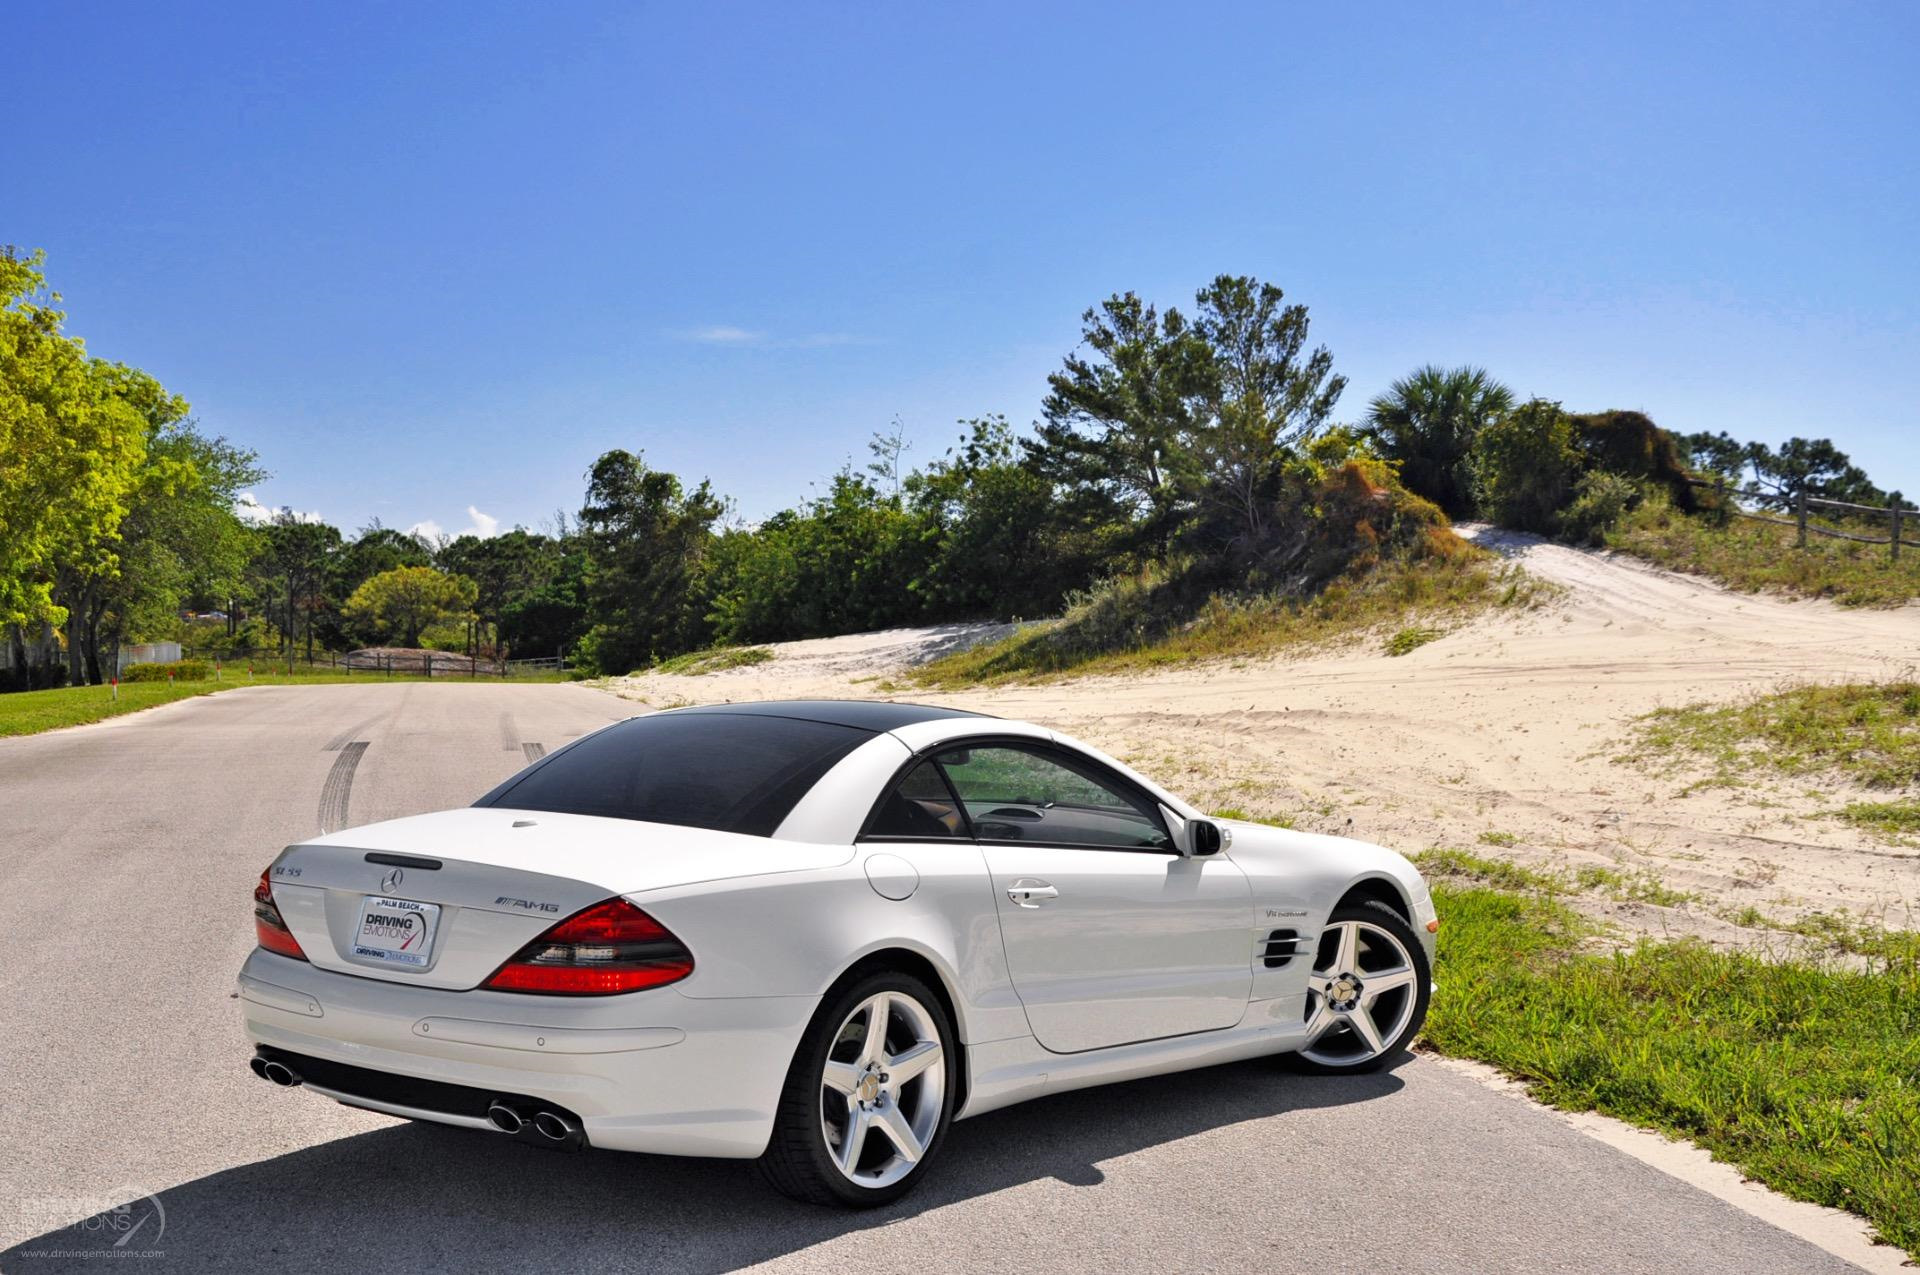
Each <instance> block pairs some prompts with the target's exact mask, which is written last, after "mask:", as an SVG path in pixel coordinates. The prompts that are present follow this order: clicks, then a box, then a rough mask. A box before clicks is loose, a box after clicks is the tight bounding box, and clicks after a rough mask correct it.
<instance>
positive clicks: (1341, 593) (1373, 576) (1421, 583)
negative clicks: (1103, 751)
mask: <svg viewBox="0 0 1920 1275" xmlns="http://www.w3.org/2000/svg"><path fill="white" fill-rule="evenodd" d="M1165 591H1166V584H1165V581H1164V580H1161V579H1156V578H1152V577H1134V578H1126V579H1120V580H1114V581H1109V582H1108V583H1107V584H1105V585H1103V586H1102V587H1100V588H1099V589H1096V590H1094V591H1092V592H1090V593H1087V594H1083V595H1081V596H1080V597H1078V598H1076V599H1075V600H1074V602H1073V604H1072V605H1071V606H1070V607H1069V608H1068V610H1067V613H1066V614H1065V615H1063V616H1061V617H1060V618H1059V619H1056V620H1050V621H1047V622H1045V623H1042V624H1034V625H1029V626H1027V627H1026V628H1023V629H1021V630H1020V631H1019V632H1017V633H1014V634H1010V635H1009V636H1007V637H1005V638H1002V639H1001V640H1000V641H998V642H987V643H982V644H981V645H978V646H974V647H970V648H968V649H967V650H964V651H956V652H954V653H953V654H951V655H946V656H942V657H941V658H939V659H937V660H932V661H929V662H928V663H926V664H923V665H921V666H920V667H918V668H916V669H914V670H912V671H911V673H909V674H908V676H909V677H910V678H911V679H912V681H913V682H914V684H916V685H918V686H923V687H937V688H952V687H963V686H976V685H982V684H992V683H996V682H1006V681H1015V680H1033V679H1036V678H1044V677H1049V676H1056V675H1060V674H1066V673H1076V674H1079V673H1123V672H1132V671H1139V670H1144V669H1153V668H1159V667H1162V666H1165V665H1169V664H1184V663H1190V662H1192V661H1196V660H1212V659H1223V658H1230V657H1231V658H1248V657H1257V656H1267V655H1274V654H1278V653H1280V652H1284V651H1289V650H1297V649H1302V648H1308V647H1313V646H1317V645H1322V644H1326V643H1329V642H1334V641H1339V640H1343V639H1349V638H1352V637H1355V636H1358V635H1360V634H1363V633H1365V632H1368V631H1369V630H1375V629H1381V628H1386V627H1388V626H1393V627H1395V628H1397V629H1400V630H1402V631H1410V629H1411V626H1410V625H1409V621H1412V620H1415V619H1418V620H1419V621H1420V622H1421V625H1422V628H1421V630H1420V631H1431V632H1432V633H1433V634H1434V635H1435V636H1439V635H1440V633H1442V632H1443V631H1444V629H1443V628H1441V627H1438V626H1437V625H1436V621H1439V622H1444V623H1447V624H1453V623H1458V622H1460V621H1462V620H1464V619H1466V618H1467V617H1469V616H1472V615H1476V614H1479V613H1480V612H1483V611H1486V610H1490V609H1493V608H1496V607H1531V606H1537V605H1539V604H1540V603H1541V602H1543V601H1544V600H1545V599H1546V598H1547V597H1549V596H1551V594H1552V592H1553V588H1552V586H1550V585H1546V584H1544V583H1542V582H1540V581H1538V580H1536V579H1534V578H1533V577H1531V576H1528V575H1527V574H1526V573H1525V572H1523V571H1521V570H1519V569H1518V568H1515V567H1509V566H1505V565H1502V564H1501V563H1500V562H1499V560H1498V559H1497V558H1495V557H1493V556H1492V555H1490V554H1487V553H1485V552H1483V551H1480V550H1473V549H1465V548H1463V549H1462V550H1461V551H1458V552H1456V553H1455V555H1454V556H1451V557H1445V558H1440V557H1434V558H1420V559H1414V560H1398V559H1396V560H1388V561H1383V562H1381V563H1380V564H1379V565H1377V566H1375V567H1373V568H1372V569H1371V570H1368V571H1365V572H1363V573H1361V574H1359V575H1357V576H1344V577H1341V578H1340V579H1337V580H1335V581H1333V582H1332V583H1330V584H1328V585H1327V586H1326V587H1325V588H1323V589H1321V590H1320V591H1319V592H1317V593H1314V594H1312V595H1311V596H1308V597H1298V596H1291V595H1285V594H1261V595H1256V596H1246V597H1233V596H1228V595H1224V594H1217V595H1215V596H1213V597H1211V598H1209V599H1207V600H1206V602H1205V603H1204V604H1203V605H1202V606H1200V608H1199V610H1198V612H1197V614H1193V615H1192V618H1190V619H1186V620H1184V621H1176V620H1174V619H1173V618H1172V616H1173V614H1174V613H1175V612H1174V611H1173V609H1172V608H1171V607H1170V606H1169V604H1168V602H1167V599H1166V596H1165ZM1395 636H1396V638H1397V637H1398V636H1399V634H1398V633H1396V635H1395ZM1423 640H1431V639H1423ZM1415 645H1418V643H1416V644H1415ZM1407 649H1409V650H1411V649H1412V647H1409V648H1407Z"/></svg>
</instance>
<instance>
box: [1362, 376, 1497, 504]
mask: <svg viewBox="0 0 1920 1275" xmlns="http://www.w3.org/2000/svg"><path fill="white" fill-rule="evenodd" d="M1512 406H1513V392H1512V391H1511V390H1509V389H1508V388H1507V387H1506V386H1504V385H1502V384H1501V383H1500V382H1498V381H1496V380H1494V379H1493V377H1492V376H1490V375H1488V373H1487V370H1486V369H1485V368H1478V367H1456V368H1443V367H1440V366H1438V365H1436V364H1432V363H1429V364H1428V365H1427V366H1425V367H1422V368H1419V369H1417V370H1416V371H1414V372H1413V373H1412V374H1411V375H1408V376H1404V377H1401V378H1400V379H1399V380H1397V381H1395V382H1394V383H1393V384H1392V385H1390V386H1388V387H1387V392H1386V393H1385V394H1382V395H1380V396H1379V397H1377V398H1375V399H1374V400H1373V402H1372V403H1370V404H1369V405H1368V408H1367V429H1368V432H1369V433H1370V434H1371V435H1372V437H1373V438H1374V440H1375V444H1376V446H1377V447H1378V448H1379V451H1380V454H1381V456H1383V457H1384V458H1386V459H1387V460H1390V461H1395V462H1397V463H1398V464H1399V466H1400V481H1401V482H1402V483H1403V484H1404V485H1405V486H1406V487H1407V489H1408V490H1410V491H1412V492H1414V493H1415V494H1416V495H1420V496H1425V497H1426V498H1427V499H1428V500H1431V501H1432V502H1433V503H1434V504H1436V505H1439V506H1440V508H1441V509H1443V510H1445V511H1446V513H1447V515H1448V516H1449V517H1453V518H1463V517H1466V516H1468V515H1469V514H1471V513H1472V512H1473V482H1474V480H1473V472H1472V466H1471V463H1470V460H1469V458H1470V457H1471V456H1472V454H1473V446H1474V440H1475V439H1476V438H1478V437H1479V434H1480V432H1481V431H1482V430H1483V429H1485V428H1486V427H1487V426H1488V425H1490V424H1492V423H1493V422H1494V421H1495V420H1497V419H1499V418H1500V417H1501V416H1502V415H1504V414H1505V413H1506V412H1507V411H1508V410H1509V409H1510V408H1511V407H1512Z"/></svg>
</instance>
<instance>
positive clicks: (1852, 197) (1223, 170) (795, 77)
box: [0, 2, 1920, 532]
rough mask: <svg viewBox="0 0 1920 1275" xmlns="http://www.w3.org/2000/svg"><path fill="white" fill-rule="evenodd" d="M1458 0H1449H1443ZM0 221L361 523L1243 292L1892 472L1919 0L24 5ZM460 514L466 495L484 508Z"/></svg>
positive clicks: (217, 414)
mask: <svg viewBox="0 0 1920 1275" xmlns="http://www.w3.org/2000/svg"><path fill="white" fill-rule="evenodd" d="M1443 9H1444V10H1445V12H1441V10H1443ZM6 30H7V42H8V44H9V46H10V48H11V52H12V55H11V56H10V57H9V58H8V60H7V61H8V66H7V72H6V75H5V77H4V80H0V100H4V101H5V103H6V106H7V114H8V117H9V119H10V121H11V123H10V125H9V127H8V128H7V129H6V130H4V132H3V133H0V242H8V241H10V242H13V243H16V244H19V245H21V246H24V247H39V248H44V249H45V250H46V251H47V254H48V269H49V271H50V272H51V276H52V279H53V282H54V284H55V286H57V287H58V288H59V289H60V290H61V291H62V292H63V293H64V294H65V296H66V305H67V308H68V310H69V311H70V314H71V319H70V330H72V331H74V332H76V333H78V334H79V335H81V336H84V337H86V338H87V339H88V341H89V343H90V344H91V345H92V347H93V349H94V350H95V352H97V353H99V354H102V355H105V356H108V357H113V358H118V359H123V360H125V361H127V362H131V363H135V364H137V365H140V366H142V367H145V368H147V369H148V370H150V371H152V372H154V373H155V374H156V375H158V376H159V377H160V378H161V379H162V380H163V381H164V382H165V383H166V384H167V385H168V386H169V387H170V388H172V389H173V390H175V391H176V392H178V393H181V394H184V395H185V396H187V397H188V398H189V399H191V400H192V401H193V403H194V406H195V410H196V413H197V415H198V416H199V418H200V421H201V422H202V424H203V426H204V427H206V428H207V429H209V430H212V431H215V432H220V433H224V434H227V435H228V436H229V437H231V438H233V439H235V440H236V441H239V442H243V443H245V444H247V445H249V446H252V447H254V448H256V449H257V450H258V451H259V452H260V453H261V456H262V458H263V460H264V462H265V463H266V465H267V466H268V467H269V468H270V469H271V470H272V471H273V473H274V478H273V479H272V481H270V482H268V483H266V484H264V485H262V486H261V487H260V488H259V489H258V498H259V499H260V500H262V501H263V502H265V503H267V504H270V505H281V504H285V505H290V506H292V507H294V508H297V509H300V510H306V511H317V512H318V513H319V514H321V515H322V516H324V517H325V518H327V519H328V520H329V521H332V522H336V523H338V524H341V525H342V526H344V527H347V528H349V529H351V528H354V527H357V526H359V525H361V524H363V523H365V522H366V521H367V520H369V519H371V518H375V517H377V518H379V519H381V520H383V521H384V522H386V523H387V524H388V525H392V526H401V527H406V526H411V525H414V524H416V523H422V522H426V523H431V524H433V525H435V526H437V527H440V528H443V529H445V530H447V531H449V532H458V531H460V530H463V529H465V528H467V527H469V526H479V527H481V528H485V527H487V526H489V525H491V524H490V523H489V522H488V521H486V520H488V519H491V520H493V522H494V523H497V524H498V525H502V526H510V525H512V524H514V523H516V522H519V523H526V524H528V525H538V524H539V523H540V522H541V521H542V520H544V519H546V518H547V517H549V516H550V515H551V514H552V512H553V511H555V510H557V509H566V510H569V511H571V510H574V509H577V507H578V505H579V503H580V495H581V489H582V478H581V476H582V473H583V472H584V470H585V469H586V467H587V465H588V464H589V463H590V462H591V461H592V459H593V458H594V457H595V456H596V455H598V454H599V453H600V452H602V451H604V450H606V449H607V448H610V447H628V448H632V449H636V450H643V451H644V452H645V453H646V456H647V459H648V460H649V461H650V462H651V463H653V464H654V465H656V466H659V467H663V468H667V469H672V470H674V471H676V472H678V473H680V474H681V475H682V476H684V477H688V478H699V477H703V476H708V477H711V478H712V479H713V481H714V483H715V485H716V487H717V488H718V489H720V490H721V491H722V492H724V493H726V494H728V495H731V496H733V497H734V498H735V499H736V500H737V501H738V504H739V509H740V512H741V513H742V514H743V515H746V516H749V517H757V516H760V515H763V514H765V513H768V512H770V511H772V510H773V509H776V508H779V507H781V506H783V505H786V504H790V503H792V502H794V501H796V500H799V499H802V498H804V497H805V496H806V495H807V494H808V491H809V483H811V482H814V481H817V480H821V479H823V478H824V477H825V476H826V475H828V474H829V473H830V472H831V471H832V470H833V469H834V468H835V467H837V466H838V465H839V464H840V463H841V462H842V461H844V460H845V459H846V458H848V457H849V456H855V457H857V458H859V459H861V460H864V459H865V457H864V445H865V442H866V439H867V438H868V436H869V435H870V434H871V433H872V432H873V431H875V430H878V429H883V428H885V427H886V426H887V425H888V423H889V422H890V421H891V420H892V419H893V418H894V417H896V416H898V417H899V418H900V419H901V420H902V422H903V423H904V424H905V426H906V429H907V432H908V434H909V436H910V437H911V438H912V439H913V440H914V443H915V448H914V451H913V452H912V453H910V456H909V459H910V460H925V459H927V458H928V457H929V456H933V455H937V454H939V453H940V452H941V451H943V450H944V449H945V448H946V446H948V445H949V444H950V442H951V441H952V439H953V437H954V436H955V435H956V434H957V432H958V431H957V428H956V426H955V425H954V422H955V421H956V419H958V418H961V417H968V416H975V415H980V414H985V413H989V412H1003V413H1005V414H1006V415H1008V416H1009V417H1010V418H1012V419H1013V420H1014V421H1016V422H1027V421H1030V420H1031V419H1033V417H1034V416H1035V415H1036V414H1037V411H1038V404H1039V400H1040V396H1041V393H1042V392H1043V389H1044V384H1045V377H1046V374H1047V373H1048V372H1049V371H1050V370H1052V369H1053V368H1055V367H1057V366H1058V364H1059V361H1060V359H1061V357H1062V356H1063V355H1064V354H1066V353H1067V352H1068V351H1069V350H1070V349H1072V347H1073V346H1074V344H1075V342H1076V340H1077V338H1078V331H1079V323H1078V320H1079V315H1080V312H1081V311H1082V310H1083V309H1085V308H1086V307H1087V306H1088V305H1090V304H1092V303H1094V302H1095V301H1097V300H1099V299H1100V298H1102V297H1104V296H1106V295H1107V294H1109V293H1111V292H1114V291H1121V290H1126V289H1133V290H1136V291H1138V292H1140V293H1142V294H1143V295H1145V296H1147V297H1149V298H1151V299H1155V300H1158V301H1160V302H1162V303H1169V302H1171V303H1176V304H1184V303H1187V302H1189V301H1190V300H1191V297H1192V293H1193V291H1194V289H1195V288H1196V287H1197V286H1198V285H1199V284H1201V283H1202V282H1203V281H1204V280H1206V279H1207V278H1210V277H1211V276H1212V275H1214V274H1216V273H1220V272H1234V273H1250V274H1255V275H1258V276H1260V277H1262V278H1265V279H1269V280H1271V281H1274V282H1277V283H1279V284H1281V285H1282V286H1283V287H1284V288H1285V289H1286V290H1287V293H1288V295H1289V297H1290V298H1291V299H1293V300H1297V301H1302V302H1305V303H1306V304H1307V305H1308V306H1309V307H1310V308H1311V312H1312V316H1313V335H1314V338H1315V339H1316V340H1317V341H1323V342H1325V343H1326V344H1327V345H1329V346H1330V347H1331V348H1332V350H1333V353H1334V359H1335V366H1336V368H1338V369H1339V370H1341V371H1343V372H1345V373H1346V374H1347V375H1348V377H1349V378H1350V380H1351V385H1350V387H1349V389H1348V392H1347V396H1346V398H1345V399H1344V400H1343V402H1342V404H1341V410H1340V413H1339V414H1340V415H1341V416H1343V417H1345V418H1348V419H1352V418H1357V417H1358V416H1359V415H1360V414H1361V412H1362V411H1363V409H1364V406H1365V401H1366V399H1367V398H1368V397H1369V396H1371V395H1372V394H1374V393H1377V392H1378V391H1379V390H1381V389H1382V388H1384V386H1385V385H1386V383H1387V382H1388V381H1389V380H1390V379H1392V378H1393V377H1395V376H1398V375H1400V374H1403V373H1404V372H1406V371H1408V370H1409V369H1411V368H1412V367H1414V366H1416V365H1417V364H1420V363H1424V362H1428V361H1435V362H1441V363H1456V362H1474V363H1481V364H1484V365H1486V366H1487V367H1489V368H1490V369H1491V370H1492V371H1494V372H1495V373H1496V374H1497V375H1498V376H1500V377H1501V378H1503V379H1504V380H1506V381H1507V382H1508V383H1509V384H1511V385H1512V386H1514V388H1515V389H1516V390H1518V391H1519V392H1521V393H1523V394H1536V393H1537V394H1544V395H1547V396H1550V397H1554V398H1558V399H1561V400H1562V401H1564V402H1565V403H1567V405H1568V406H1569V407H1572V408H1576V409H1580V410H1590V409H1598V408H1608V407H1630V408H1639V409H1641V410H1644V411H1646V412H1648V413H1650V414H1651V415H1652V416H1653V417H1654V418H1655V419H1656V420H1658V421H1659V422H1661V423H1662V424H1664V425H1667V426H1669V427H1670V428H1675V429H1682V430H1691V429H1702V428H1704V429H1727V430H1730V431H1732V432H1734V433H1735V434H1737V435H1741V436H1745V437H1758V438H1762V439H1766V440H1768V441H1773V442H1777V441H1779V440H1780V439H1783V438H1785V437H1787V436H1788V435H1790V434H1795V433H1800V434H1814V435H1830V436H1832V437H1834V438H1835V439H1836V440H1837V441H1838V442H1839V443H1840V445H1841V446H1842V447H1843V448H1844V449H1846V450H1847V451H1849V452H1851V453H1853V455H1854V457H1855V458H1856V459H1857V460H1859V461H1861V462H1862V463H1864V464H1865V465H1866V466H1867V467H1868V469H1869V470H1870V472H1871V473H1873V475H1874V476H1875V477H1876V478H1877V479H1878V480H1879V481H1880V482H1881V483H1882V484H1883V485H1886V486H1892V487H1900V488H1902V489H1904V490H1905V491H1906V492H1907V493H1909V495H1910V497H1911V496H1914V495H1920V445H1916V441H1915V440H1916V437H1917V435H1916V431H1915V414H1916V410H1920V409H1916V404H1917V403H1920V300H1917V299H1916V298H1917V297H1920V262H1917V260H1916V258H1917V257H1920V76H1916V75H1915V74H1914V67H1915V65H1916V64H1920V6H1915V5H1912V4H1887V5H1881V6H1871V5H1846V4H1819V5H1815V4H1808V5H1801V6H1766V5H1759V4H1729V5H1721V6H1696V5H1685V4H1672V3H1662V4H1655V5H1645V6H1635V5H1627V4H1606V5H1597V6H1572V5H1560V4H1542V5H1538V6H1528V5H1487V6H1430V5H1412V4H1407V5H1399V4H1391V3H1389V4H1379V5H1366V6H1339V5H1313V6H1305V5H1280V4H1260V5H1247V6H1233V5H1222V6H1212V5H1180V6H1174V5H1162V6H1144V5H1140V6H1135V5H1111V4H1102V5H1085V6H1055V5H1040V4H1007V5H997V4H984V3H976V4H968V5H965V6H952V7H950V8H948V9H947V10H946V11H945V12H944V13H937V12H933V11H931V10H929V9H924V8H923V7H922V6H907V5H891V6H882V5H871V6H850V5H831V6H829V5H805V4H802V5H795V4H780V5H768V6H747V5H725V4H714V5H687V4H679V5H671V6H665V5H662V6H639V5H629V4H611V5H600V4H591V3H584V2H574V3H564V4H523V5H497V4H481V3H473V2H466V3H459V4H445V5H430V4H427V3H419V2H415V3H407V4H401V5H377V6H376V5H355V4H349V3H329V4H325V5H310V6H300V7H295V6H282V5H259V6H236V5H231V4H224V5H208V6H196V5H192V4H188V3H173V4H168V5H146V4H133V3H127V4H120V5H99V4H86V3H72V4H63V5H49V6H38V7H35V8H31V9H24V10H17V11H15V12H13V13H11V14H9V16H8V18H7V19H6ZM476 513H477V514H478V515H479V516H480V517H479V518H476Z"/></svg>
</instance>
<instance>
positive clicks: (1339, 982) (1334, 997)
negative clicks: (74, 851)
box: [1327, 974, 1360, 1009]
mask: <svg viewBox="0 0 1920 1275" xmlns="http://www.w3.org/2000/svg"><path fill="white" fill-rule="evenodd" d="M1327 999H1328V1000H1330V1001H1332V1002H1333V1003H1334V1004H1335V1005H1337V1006H1338V1007H1340V1008H1341V1009H1347V1008H1350V1007H1351V1006H1352V1005H1353V1004H1354V1002H1356V1001H1358V1000H1359V999H1360V980H1359V979H1357V978H1355V977H1354V976H1353V975H1351V974H1342V975H1341V976H1340V977H1339V978H1336V979H1334V980H1333V984H1332V985H1331V986H1330V987H1328V988H1327Z"/></svg>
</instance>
